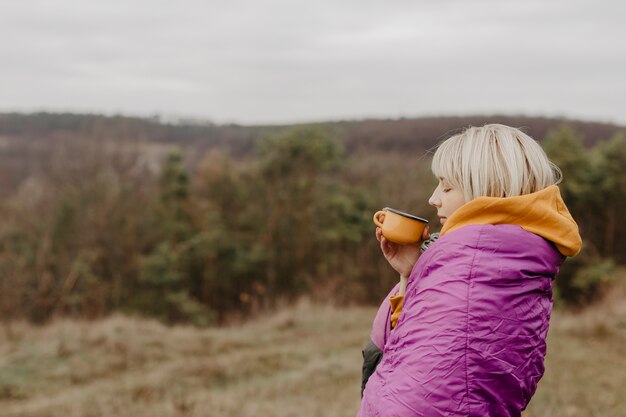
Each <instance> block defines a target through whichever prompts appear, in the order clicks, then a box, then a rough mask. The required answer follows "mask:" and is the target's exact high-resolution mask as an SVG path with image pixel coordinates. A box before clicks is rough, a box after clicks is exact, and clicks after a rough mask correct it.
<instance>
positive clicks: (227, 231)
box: [0, 126, 626, 325]
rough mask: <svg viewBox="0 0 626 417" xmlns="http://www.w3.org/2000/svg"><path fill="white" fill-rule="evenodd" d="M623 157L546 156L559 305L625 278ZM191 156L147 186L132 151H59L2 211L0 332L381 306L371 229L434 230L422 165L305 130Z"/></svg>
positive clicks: (425, 163) (139, 158) (178, 156)
mask: <svg viewBox="0 0 626 417" xmlns="http://www.w3.org/2000/svg"><path fill="white" fill-rule="evenodd" d="M442 139H444V138H442ZM624 142H626V139H625V137H624V136H623V135H622V134H615V135H613V136H612V137H610V138H607V139H606V140H603V141H598V142H596V144H595V145H594V146H589V145H585V141H584V137H583V136H582V135H581V134H580V133H578V131H576V130H574V129H573V128H572V127H568V126H564V127H562V128H559V129H556V130H551V131H549V132H548V133H547V134H546V136H545V140H543V145H544V148H545V149H546V151H547V153H548V154H549V156H550V157H551V158H552V159H553V160H554V162H556V163H557V165H559V166H560V167H561V169H562V170H563V172H564V176H565V181H564V182H563V183H562V184H561V185H560V186H561V190H562V193H563V196H564V198H565V200H566V202H567V203H568V205H569V207H570V209H571V211H572V214H573V215H574V217H575V218H576V220H577V221H578V223H579V225H580V228H581V232H582V234H583V239H584V242H585V243H584V247H583V252H582V253H581V255H580V256H579V257H577V258H574V259H572V260H569V261H567V262H566V263H565V264H564V265H563V267H562V271H561V275H560V276H559V277H558V279H557V281H556V285H557V297H558V299H559V301H560V302H561V303H563V304H569V305H584V304H585V303H588V302H590V301H593V300H594V299H596V298H597V297H598V296H600V295H601V294H602V292H603V291H605V290H606V288H608V287H609V285H610V281H611V280H612V279H614V278H613V277H614V276H615V274H614V273H613V271H614V270H615V268H616V267H618V266H620V265H623V264H624V262H626V250H625V249H626V247H625V245H626V244H625V243H624V242H623V240H621V239H619V236H623V233H624V232H625V230H624V227H625V226H624V225H623V222H620V213H623V212H624V210H625V209H626V207H625V204H626V174H625V173H624V172H623V167H624V166H626V165H625V163H626V146H625V145H626V143H624ZM197 152H198V151H197V150H194V149H189V148H186V149H185V148H180V149H179V150H172V151H171V152H169V153H167V154H166V155H165V156H164V157H163V160H162V161H160V162H161V163H160V164H159V166H158V169H156V170H155V169H154V167H152V166H151V165H150V163H149V161H148V160H147V159H146V144H145V143H142V142H133V141H128V140H124V139H122V138H120V139H103V138H101V137H96V138H89V137H86V138H71V139H68V140H64V141H60V142H59V143H58V145H57V146H55V147H54V149H53V150H52V151H51V152H50V154H49V155H47V156H46V158H44V159H43V160H42V167H41V168H40V169H39V170H38V171H37V173H36V174H33V175H30V176H29V177H28V178H27V179H26V180H24V181H22V182H21V183H20V186H19V187H18V188H17V189H16V190H15V191H14V192H11V193H10V194H9V195H7V196H6V197H4V198H3V199H2V201H1V205H0V214H1V219H2V220H1V221H0V316H2V318H3V319H4V320H5V321H10V320H12V319H15V318H26V319H29V320H31V321H33V322H39V323H41V322H45V321H47V320H49V319H50V318H52V317H56V316H75V317H89V318H96V317H100V316H103V315H106V314H109V313H111V312H113V311H121V312H125V313H129V314H141V315H146V316H150V317H156V318H159V319H161V320H163V321H166V322H170V323H173V322H191V323H194V324H197V325H212V324H219V323H221V322H224V321H226V320H229V319H231V318H233V317H246V316H248V315H250V314H254V313H256V312H258V311H261V310H266V309H272V308H275V307H277V306H280V305H283V304H285V303H289V302H291V301H293V300H294V299H296V298H298V297H300V296H302V295H308V296H310V297H313V298H315V299H320V300H331V301H333V302H336V303H340V304H349V303H377V302H379V301H380V299H381V298H382V297H383V296H384V295H385V294H386V293H387V291H388V290H389V288H390V287H391V286H392V285H393V283H394V282H395V281H396V280H397V277H396V276H395V274H394V273H393V271H391V270H390V268H389V267H388V265H387V263H386V261H385V260H384V259H383V257H382V255H380V251H379V248H378V242H377V241H376V239H375V238H374V235H373V233H374V226H373V224H372V220H371V217H372V214H373V213H374V212H375V211H376V210H378V209H380V208H381V207H384V206H392V207H397V208H399V209H402V210H404V211H408V212H411V213H415V214H417V215H420V216H422V217H426V218H430V219H431V220H433V223H432V224H433V225H435V224H436V222H435V220H436V216H435V214H436V213H435V212H434V210H432V208H429V207H428V204H427V200H428V197H429V195H430V193H431V192H432V189H433V188H434V186H435V185H436V181H435V180H434V178H433V176H432V174H431V173H430V153H429V152H427V151H422V152H415V153H410V152H406V150H403V149H391V150H375V149H374V150H373V149H366V148H364V149H353V150H351V151H350V152H348V151H347V150H346V145H345V143H344V142H343V141H342V140H340V139H339V138H338V137H337V132H336V130H327V129H324V128H323V127H320V126H313V127H299V128H295V129H292V130H283V131H281V132H279V133H274V134H270V135H267V136H265V137H264V138H263V139H262V140H259V141H256V144H255V148H254V152H252V153H250V154H249V155H245V156H243V157H242V156H241V155H233V154H232V153H231V151H230V150H229V149H228V148H223V147H217V148H211V149H208V150H205V151H204V152H202V154H201V155H198V154H197ZM190 160H197V161H198V162H197V163H194V164H190V163H189V161H190ZM433 229H436V226H433Z"/></svg>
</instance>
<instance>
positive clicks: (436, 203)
mask: <svg viewBox="0 0 626 417" xmlns="http://www.w3.org/2000/svg"><path fill="white" fill-rule="evenodd" d="M428 204H430V205H431V206H433V207H439V206H440V205H441V200H439V199H438V198H437V197H436V196H435V194H434V193H433V195H431V196H430V198H429V199H428Z"/></svg>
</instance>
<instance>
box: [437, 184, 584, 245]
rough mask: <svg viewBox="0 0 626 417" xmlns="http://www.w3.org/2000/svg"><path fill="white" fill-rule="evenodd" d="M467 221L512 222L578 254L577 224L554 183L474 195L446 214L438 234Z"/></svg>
mask: <svg viewBox="0 0 626 417" xmlns="http://www.w3.org/2000/svg"><path fill="white" fill-rule="evenodd" d="M470 224H516V225H518V226H521V227H522V228H523V229H524V230H526V231H528V232H530V233H534V234H536V235H539V236H541V237H543V238H545V239H547V240H549V241H550V242H552V243H554V245H555V246H556V248H557V249H558V250H559V252H561V253H562V254H563V255H565V256H574V255H576V254H578V252H580V247H581V245H582V239H581V238H580V234H579V233H578V225H577V224H576V222H575V221H574V219H573V218H572V215H571V214H570V213H569V211H568V210H567V207H566V206H565V202H564V201H563V199H562V198H561V193H560V192H559V187H557V186H556V185H551V186H550V187H548V188H544V189H543V190H541V191H537V192H536V193H532V194H526V195H521V196H515V197H505V198H498V197H479V198H476V199H474V200H472V201H470V202H468V203H466V204H464V205H463V206H461V207H460V208H459V209H457V210H456V211H455V212H454V213H453V214H452V215H451V216H450V218H448V220H447V221H446V223H445V224H444V226H443V228H442V229H441V235H442V236H443V235H444V234H446V233H449V232H451V231H453V230H456V229H458V228H460V227H463V226H468V225H470Z"/></svg>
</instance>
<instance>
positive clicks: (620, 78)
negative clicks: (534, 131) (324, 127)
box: [0, 0, 626, 124]
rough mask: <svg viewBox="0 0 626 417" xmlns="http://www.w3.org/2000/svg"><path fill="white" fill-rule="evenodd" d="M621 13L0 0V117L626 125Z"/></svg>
mask: <svg viewBox="0 0 626 417" xmlns="http://www.w3.org/2000/svg"><path fill="white" fill-rule="evenodd" d="M625 22H626V1H620V0H611V1H605V0H595V1H591V0H584V1H582V0H554V1H549V0H543V1H538V0H524V1H521V0H515V1H506V0H471V1H469V0H458V1H457V0H428V1H426V0H412V1H409V0H388V1H370V0H358V1H357V0H309V1H298V0H222V1H214V0H197V1H195V0H179V1H177V2H174V1H171V0H170V1H160V0H106V1H103V0H81V1H70V0H19V1H18V0H16V1H12V0H0V59H1V61H0V111H38V110H47V111H74V112H103V113H109V114H110V113H124V114H129V115H140V116H144V115H154V114H161V115H166V116H181V117H187V116H188V117H196V118H201V119H207V120H211V121H214V122H217V123H223V122H238V123H274V122H281V123H282V122H301V121H316V120H325V119H333V120H336V119H341V118H361V117H401V116H405V117H413V116H430V115H467V114H482V113H506V114H526V115H532V116H536V115H547V116H565V117H579V118H584V119H588V120H599V121H612V122H617V123H624V124H626V41H625V39H626V24H625Z"/></svg>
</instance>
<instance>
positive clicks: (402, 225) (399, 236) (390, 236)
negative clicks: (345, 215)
mask: <svg viewBox="0 0 626 417" xmlns="http://www.w3.org/2000/svg"><path fill="white" fill-rule="evenodd" d="M381 215H384V216H385V217H384V219H383V220H382V221H381V220H380V217H381ZM374 224H376V226H378V227H380V228H381V230H382V232H383V236H385V238H386V239H387V240H389V241H391V242H394V243H399V244H401V245H409V244H413V243H418V242H419V241H421V240H422V233H424V228H425V227H426V226H427V225H428V220H426V219H422V218H421V217H417V216H413V215H412V214H408V213H403V212H401V211H399V210H396V209H392V208H391V207H385V208H384V209H382V210H380V211H377V212H376V213H375V214H374Z"/></svg>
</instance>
